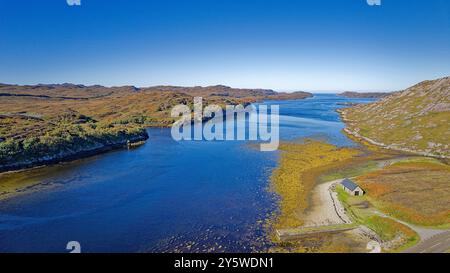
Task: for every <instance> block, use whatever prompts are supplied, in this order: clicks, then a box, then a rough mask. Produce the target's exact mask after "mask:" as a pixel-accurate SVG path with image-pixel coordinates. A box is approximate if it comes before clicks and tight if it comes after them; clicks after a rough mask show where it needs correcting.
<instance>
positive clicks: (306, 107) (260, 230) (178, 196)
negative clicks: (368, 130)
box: [0, 95, 369, 252]
mask: <svg viewBox="0 0 450 273" xmlns="http://www.w3.org/2000/svg"><path fill="white" fill-rule="evenodd" d="M345 102H369V100H356V99H346V98H340V97H337V96H335V95H316V96H315V97H314V98H310V99H306V100H299V101H282V102H278V101H276V102H274V101H272V102H268V103H266V104H278V105H280V115H281V128H280V130H281V137H282V139H285V140H295V139H298V138H302V137H313V138H317V139H323V140H326V141H328V142H330V143H333V144H335V145H339V146H352V145H355V144H354V143H352V142H351V141H350V140H349V139H348V138H346V137H345V136H344V135H343V134H342V133H341V130H342V128H344V125H343V123H342V122H341V121H340V119H339V116H338V114H337V113H336V112H335V110H336V109H337V108H340V107H344V106H343V105H342V104H343V103H345ZM148 131H149V134H150V140H149V141H148V142H147V143H146V144H145V145H143V146H141V147H139V148H137V149H134V150H119V151H114V152H110V153H107V154H103V155H99V156H95V157H92V158H89V159H85V160H79V161H76V162H72V163H68V164H62V165H58V166H54V167H47V168H43V169H39V170H34V171H29V172H25V175H24V173H22V174H21V175H20V178H18V179H20V180H21V182H27V181H26V180H34V181H36V180H37V181H39V182H41V185H40V187H41V188H42V189H41V190H39V191H37V192H33V193H31V194H25V195H20V196H17V197H15V198H12V199H8V200H5V201H1V202H0V252H67V251H66V249H65V247H66V244H67V242H68V241H79V242H80V243H81V246H82V251H83V252H164V251H167V252H174V251H184V252H250V251H263V250H264V249H266V248H267V247H269V246H270V243H269V242H268V241H267V240H266V237H265V235H266V234H265V230H264V227H263V224H264V221H265V219H267V217H268V216H269V215H270V214H271V213H273V212H276V210H277V206H276V196H274V195H273V194H271V193H270V192H269V191H268V190H267V188H268V185H269V178H270V174H271V171H272V169H273V168H274V167H275V166H276V164H277V159H278V153H277V152H270V153H267V152H266V153H263V152H260V151H259V150H257V149H254V148H252V147H251V146H250V145H248V143H245V142H203V141H199V142H175V141H173V140H172V138H171V136H170V130H168V129H149V130H148ZM18 177H19V176H18ZM1 179H2V177H1V176H0V183H1Z"/></svg>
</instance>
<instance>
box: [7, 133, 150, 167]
mask: <svg viewBox="0 0 450 273" xmlns="http://www.w3.org/2000/svg"><path fill="white" fill-rule="evenodd" d="M148 138H149V136H148V133H147V131H146V130H143V131H142V132H141V133H140V134H139V135H133V136H130V137H124V138H122V139H120V140H117V141H113V142H108V143H100V142H95V143H93V144H92V145H90V146H88V147H80V148H79V149H77V150H70V151H65V152H60V153H58V154H55V155H47V156H44V157H39V158H35V159H30V160H23V161H17V162H12V163H10V164H3V165H0V174H1V173H3V172H10V171H20V170H25V169H29V168H35V167H41V166H47V165H53V164H58V163H62V162H69V161H73V160H77V159H82V158H86V157H90V156H93V155H97V154H102V153H106V152H109V151H112V150H116V149H120V148H125V147H129V146H130V145H131V146H133V144H136V143H143V142H145V141H146V140H147V139H148Z"/></svg>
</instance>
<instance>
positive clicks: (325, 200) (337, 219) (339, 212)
mask: <svg viewBox="0 0 450 273" xmlns="http://www.w3.org/2000/svg"><path fill="white" fill-rule="evenodd" d="M341 181H342V180H335V181H331V182H327V183H324V184H320V185H318V186H316V187H315V188H314V190H313V196H312V208H311V210H310V211H309V212H308V213H307V215H306V218H305V226H307V227H310V226H327V225H339V224H349V223H351V220H350V219H349V217H348V216H347V215H346V214H345V212H344V208H343V207H342V205H341V202H339V200H338V197H337V194H336V193H335V192H334V191H332V188H333V187H334V186H336V185H337V184H338V183H340V182H341Z"/></svg>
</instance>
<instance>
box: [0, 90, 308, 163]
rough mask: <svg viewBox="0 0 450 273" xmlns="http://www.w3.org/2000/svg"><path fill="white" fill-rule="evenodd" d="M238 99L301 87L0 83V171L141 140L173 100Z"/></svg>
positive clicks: (274, 96) (299, 95)
mask: <svg viewBox="0 0 450 273" xmlns="http://www.w3.org/2000/svg"><path fill="white" fill-rule="evenodd" d="M196 96H201V97H203V99H204V100H203V102H204V105H208V104H218V105H221V106H224V105H226V104H232V105H237V104H244V105H247V104H249V103H252V102H256V101H261V100H282V99H303V98H307V97H310V96H312V95H311V94H309V93H305V92H296V93H292V94H287V93H277V92H275V91H273V90H265V89H235V88H231V87H227V86H222V85H219V86H210V87H174V86H157V87H149V88H138V87H135V86H122V87H104V86H100V85H94V86H85V85H75V84H68V83H65V84H39V85H25V86H20V85H8V84H0V171H2V170H11V169H18V168H22V167H24V166H25V167H28V166H34V165H39V164H43V163H49V162H55V161H59V160H62V159H64V158H68V157H70V158H72V157H75V156H77V155H79V154H91V153H95V152H96V151H100V150H105V149H108V147H115V146H120V145H124V144H126V143H128V142H135V141H141V140H145V139H146V138H147V137H148V136H147V133H146V131H145V127H168V126H170V125H171V124H173V122H174V121H175V120H174V118H172V117H171V116H170V114H171V110H172V108H173V107H174V106H175V105H179V104H184V105H188V106H192V104H193V101H194V97H196Z"/></svg>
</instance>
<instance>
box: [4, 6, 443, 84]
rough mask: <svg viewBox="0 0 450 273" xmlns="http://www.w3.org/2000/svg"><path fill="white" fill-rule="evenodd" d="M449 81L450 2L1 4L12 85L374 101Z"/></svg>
mask: <svg viewBox="0 0 450 273" xmlns="http://www.w3.org/2000/svg"><path fill="white" fill-rule="evenodd" d="M448 75H450V1H448V0H382V5H381V6H379V7H372V6H369V5H367V3H366V0H303V1H302V0H297V1H294V0H267V1H266V0H239V1H238V0H159V1H157V0H141V1H138V0H115V1H113V0H110V1H107V0H81V6H69V5H67V3H66V0H41V1H39V0H32V1H30V0H0V82H4V83H16V84H36V83H63V82H72V83H82V84H103V85H107V86H112V85H136V86H152V85H160V84H171V85H183V86H194V85H215V84H225V85H230V86H233V87H261V88H273V89H276V90H308V91H318V90H319V91H320V90H321V91H325V90H328V91H335V90H336V91H337V90H366V91H370V90H397V89H403V88H405V87H408V86H410V85H412V84H414V83H416V82H419V81H422V80H425V79H433V78H438V77H442V76H448Z"/></svg>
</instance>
